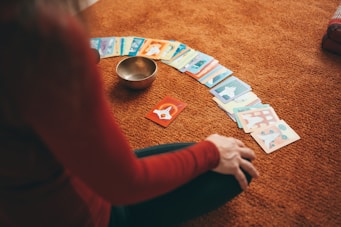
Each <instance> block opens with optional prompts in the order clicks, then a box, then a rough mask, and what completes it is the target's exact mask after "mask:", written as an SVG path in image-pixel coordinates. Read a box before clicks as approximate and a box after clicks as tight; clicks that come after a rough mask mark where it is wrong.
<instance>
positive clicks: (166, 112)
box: [146, 96, 187, 127]
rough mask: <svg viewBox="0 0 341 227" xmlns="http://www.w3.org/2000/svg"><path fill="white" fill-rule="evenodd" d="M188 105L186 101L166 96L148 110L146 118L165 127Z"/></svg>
mask: <svg viewBox="0 0 341 227" xmlns="http://www.w3.org/2000/svg"><path fill="white" fill-rule="evenodd" d="M186 106H187V104H186V103H184V102H181V101H179V100H177V99H175V98H172V97H170V96H166V97H165V98H164V99H162V100H161V101H160V102H159V103H158V104H157V105H156V106H155V107H154V108H153V109H151V110H150V111H149V112H148V114H147V115H146V118H147V119H149V120H151V121H153V122H155V123H157V124H159V125H161V126H163V127H167V126H168V125H169V124H170V123H171V122H172V121H174V120H175V118H176V117H177V116H178V115H179V114H180V112H181V111H182V110H183V109H184V108H185V107H186Z"/></svg>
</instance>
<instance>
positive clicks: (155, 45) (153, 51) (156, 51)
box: [136, 38, 170, 59]
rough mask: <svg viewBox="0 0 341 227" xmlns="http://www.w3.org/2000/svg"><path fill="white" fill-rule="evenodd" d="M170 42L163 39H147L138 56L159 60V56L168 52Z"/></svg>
mask: <svg viewBox="0 0 341 227" xmlns="http://www.w3.org/2000/svg"><path fill="white" fill-rule="evenodd" d="M169 43H170V41H168V40H161V39H149V38H148V39H145V41H144V43H143V45H142V46H141V47H140V49H139V51H138V53H137V54H136V55H138V56H143V57H147V58H153V59H159V56H160V55H161V54H162V53H163V52H164V51H165V50H166V48H167V46H168V44H169Z"/></svg>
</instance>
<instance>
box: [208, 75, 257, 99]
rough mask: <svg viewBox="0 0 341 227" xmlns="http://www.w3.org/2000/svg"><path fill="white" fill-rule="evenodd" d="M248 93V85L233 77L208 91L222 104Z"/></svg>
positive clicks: (249, 89)
mask: <svg viewBox="0 0 341 227" xmlns="http://www.w3.org/2000/svg"><path fill="white" fill-rule="evenodd" d="M249 91H251V87H250V85H248V84H246V83H245V82H243V81H242V80H240V79H238V78H237V77H235V76H231V77H229V78H227V79H226V80H225V81H224V82H222V83H221V84H219V85H217V86H215V87H214V88H212V89H211V90H210V92H211V93H212V94H213V95H214V96H216V97H217V98H218V99H220V100H221V101H222V102H223V103H228V102H229V101H231V100H233V99H235V98H237V97H239V96H241V95H243V94H245V93H246V92H249Z"/></svg>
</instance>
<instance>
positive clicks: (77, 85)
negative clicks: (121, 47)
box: [18, 16, 219, 204]
mask: <svg viewBox="0 0 341 227" xmlns="http://www.w3.org/2000/svg"><path fill="white" fill-rule="evenodd" d="M47 17H48V18H45V19H44V20H43V22H42V23H41V24H40V27H41V37H42V40H41V42H40V43H39V52H38V53H39V55H38V57H37V59H36V61H37V62H38V64H39V65H40V67H39V69H38V70H37V71H33V72H34V73H32V75H31V78H30V79H27V78H26V80H24V81H25V83H24V84H25V86H23V87H22V89H23V90H22V93H21V97H19V98H18V99H19V100H20V102H22V103H24V104H23V105H22V106H21V108H22V112H23V113H24V116H23V118H24V119H25V120H26V122H28V123H29V124H30V125H31V127H32V128H33V129H34V130H35V131H36V133H37V134H38V135H39V136H40V137H41V138H42V140H43V141H44V143H46V145H47V146H48V147H49V149H50V150H51V151H52V152H53V154H54V155H55V156H56V158H57V159H58V160H59V161H60V162H61V163H63V165H64V166H65V167H66V168H67V169H69V170H70V171H71V172H72V173H73V174H75V175H77V176H78V177H79V178H80V179H82V180H83V181H84V182H85V183H86V184H87V185H88V186H89V187H90V188H92V189H93V190H94V191H96V192H97V193H98V194H100V195H101V196H103V197H104V198H105V199H107V200H108V201H110V202H111V203H112V204H129V203H134V202H138V201H142V200H145V199H149V198H152V197H155V196H157V195H160V194H162V193H165V192H168V191H170V190H172V189H174V188H176V187H178V186H180V185H181V184H184V183H186V182H187V181H189V180H191V179H192V178H194V177H196V176H198V175H199V174H201V173H203V172H205V171H208V170H210V169H212V168H214V167H215V166H216V165H217V164H218V161H219V153H218V151H217V148H216V147H215V145H214V144H212V143H211V142H208V141H203V142H200V143H198V144H196V145H194V146H191V147H189V148H187V149H184V150H181V151H179V152H174V153H168V154H162V155H156V156H151V157H147V158H143V159H137V158H136V156H135V155H134V153H133V151H132V149H131V147H130V146H129V143H128V141H127V139H126V138H125V136H124V135H123V134H122V132H121V130H120V128H119V127H118V126H117V124H116V123H115V120H114V118H113V116H112V113H111V110H110V106H109V104H108V102H107V98H106V97H105V94H104V90H103V84H102V81H101V78H100V74H99V72H98V71H97V67H96V64H95V59H94V58H93V56H92V52H91V50H90V48H89V47H88V46H89V44H88V40H87V38H86V35H85V33H84V31H83V30H82V29H81V26H79V24H78V23H77V22H76V21H75V20H74V19H72V18H69V19H67V20H66V19H59V20H60V21H58V23H56V22H55V21H54V20H55V19H53V18H52V16H50V17H49V16H47ZM49 18H50V19H49Z"/></svg>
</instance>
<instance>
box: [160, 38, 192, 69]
mask: <svg viewBox="0 0 341 227" xmlns="http://www.w3.org/2000/svg"><path fill="white" fill-rule="evenodd" d="M186 50H187V45H185V44H183V43H180V44H179V46H178V48H177V49H176V51H175V52H174V54H173V56H172V57H171V58H170V59H169V60H162V62H163V63H165V64H167V65H169V64H170V63H171V62H172V61H174V60H175V59H176V58H178V57H179V56H180V55H182V54H183V53H184V52H185V51H186Z"/></svg>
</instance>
